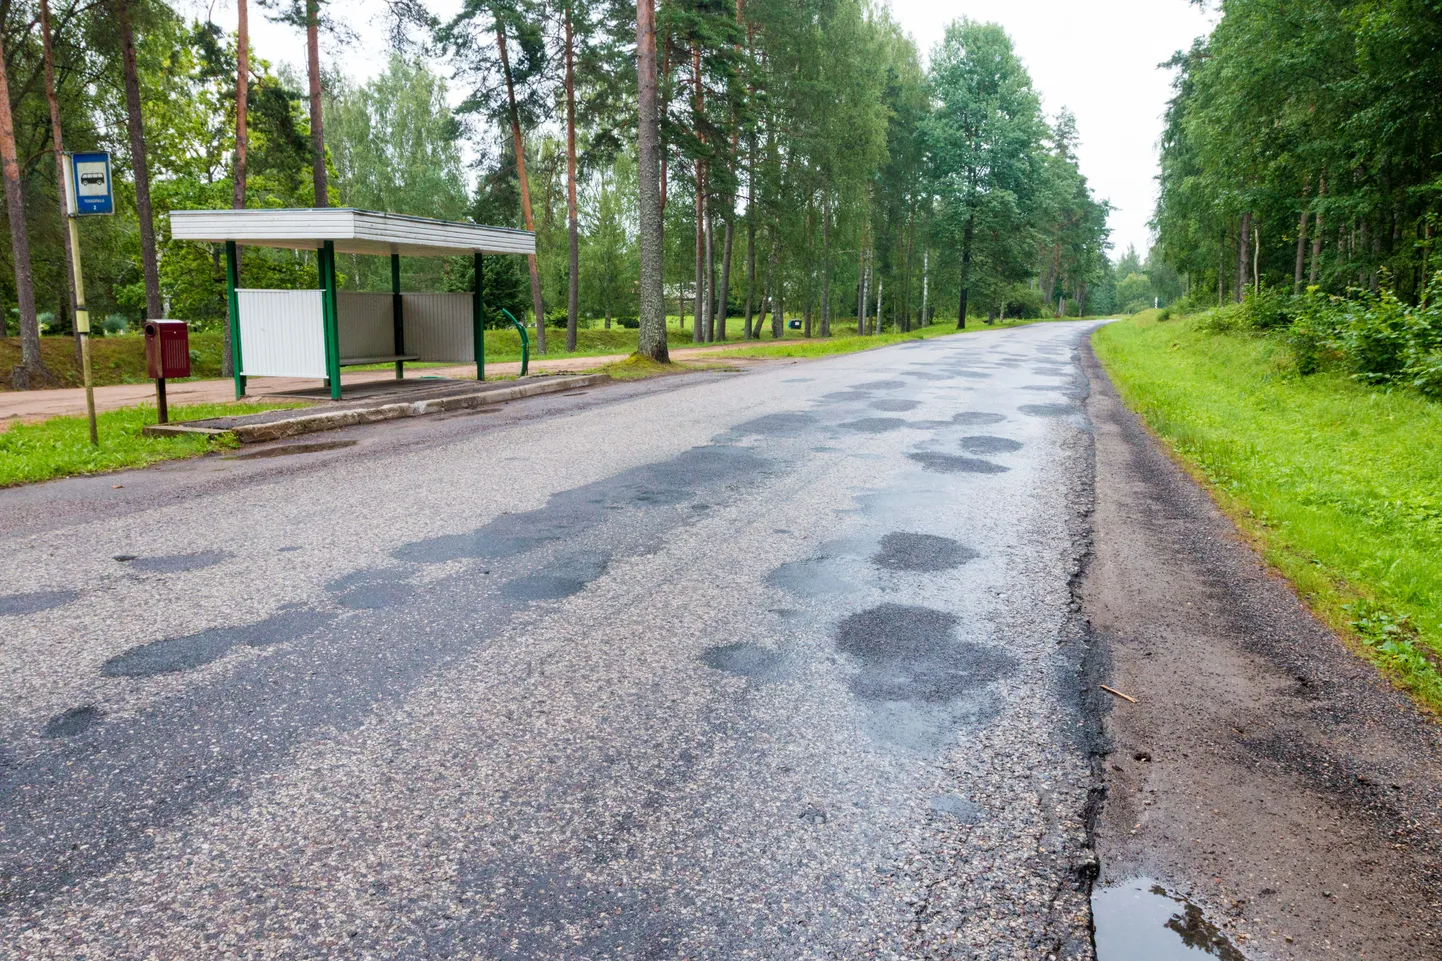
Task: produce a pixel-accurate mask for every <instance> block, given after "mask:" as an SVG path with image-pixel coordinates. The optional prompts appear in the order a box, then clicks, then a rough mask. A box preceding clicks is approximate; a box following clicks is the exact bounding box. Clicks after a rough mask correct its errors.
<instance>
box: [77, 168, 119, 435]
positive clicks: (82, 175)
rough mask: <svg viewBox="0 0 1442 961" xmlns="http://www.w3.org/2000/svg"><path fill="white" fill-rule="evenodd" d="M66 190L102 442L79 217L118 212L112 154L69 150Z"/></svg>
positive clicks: (88, 388)
mask: <svg viewBox="0 0 1442 961" xmlns="http://www.w3.org/2000/svg"><path fill="white" fill-rule="evenodd" d="M65 172H66V179H67V180H69V181H70V183H69V189H68V190H67V191H66V192H65V193H66V197H65V200H66V203H67V206H68V207H69V208H70V209H69V211H68V212H69V214H70V216H69V218H68V220H69V227H70V260H71V263H73V264H74V265H75V332H76V333H77V334H79V335H80V368H81V373H82V375H83V376H84V378H85V411H86V414H87V415H88V416H89V418H90V443H91V444H92V445H94V446H96V447H99V446H100V434H99V431H98V430H97V428H96V425H95V380H94V377H93V376H92V374H91V369H90V311H89V310H87V309H86V307H85V276H84V274H83V273H82V272H81V270H80V229H79V227H78V226H77V218H79V217H90V216H96V215H101V216H104V215H108V214H113V213H115V190H114V188H113V185H112V183H111V180H110V154H108V153H74V154H72V153H67V154H66V155H65Z"/></svg>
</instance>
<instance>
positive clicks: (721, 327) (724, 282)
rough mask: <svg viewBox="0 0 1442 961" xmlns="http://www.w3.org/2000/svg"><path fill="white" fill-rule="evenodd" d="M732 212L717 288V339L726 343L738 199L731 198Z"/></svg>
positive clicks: (724, 242) (722, 251)
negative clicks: (719, 282) (719, 281)
mask: <svg viewBox="0 0 1442 961" xmlns="http://www.w3.org/2000/svg"><path fill="white" fill-rule="evenodd" d="M729 206H730V208H731V211H730V214H729V215H728V216H727V217H726V232H725V234H724V236H723V237H722V240H721V286H720V287H719V288H717V291H718V298H719V300H720V306H719V307H718V308H717V310H716V321H715V326H716V339H717V340H718V341H720V342H721V343H723V344H724V343H725V342H726V314H727V313H728V312H729V309H730V306H731V246H732V244H733V243H734V242H735V240H736V198H734V197H733V198H731V203H730V204H729Z"/></svg>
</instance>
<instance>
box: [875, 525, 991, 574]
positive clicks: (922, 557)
mask: <svg viewBox="0 0 1442 961" xmlns="http://www.w3.org/2000/svg"><path fill="white" fill-rule="evenodd" d="M980 556H981V555H980V554H978V553H977V552H976V551H974V550H972V549H971V548H969V547H965V546H963V545H962V544H960V543H958V542H957V541H954V540H952V539H951V538H950V537H938V536H937V535H935V534H912V533H905V532H902V531H895V532H893V533H890V534H887V535H886V536H885V537H883V538H882V539H881V550H880V551H878V552H877V553H876V554H874V555H872V558H871V562H872V563H873V564H875V565H876V566H877V567H884V568H886V569H887V570H890V571H926V572H930V571H946V570H951V569H952V568H954V567H960V566H961V565H962V564H965V563H966V562H967V561H971V560H975V559H976V558H978V557H980Z"/></svg>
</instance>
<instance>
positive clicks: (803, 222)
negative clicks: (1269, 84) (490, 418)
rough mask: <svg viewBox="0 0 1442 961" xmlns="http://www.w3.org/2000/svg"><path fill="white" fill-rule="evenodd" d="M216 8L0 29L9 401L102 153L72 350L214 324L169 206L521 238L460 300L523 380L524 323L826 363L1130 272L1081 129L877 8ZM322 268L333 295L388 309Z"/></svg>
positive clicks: (297, 279) (371, 273)
mask: <svg viewBox="0 0 1442 961" xmlns="http://www.w3.org/2000/svg"><path fill="white" fill-rule="evenodd" d="M236 6H237V7H238V10H237V11H236V12H237V13H238V15H239V16H238V21H230V20H228V21H227V22H228V23H230V22H238V29H237V30H235V31H233V32H230V31H227V30H224V29H222V28H221V27H220V26H218V25H217V24H216V23H214V22H211V21H209V20H206V19H193V18H189V17H187V16H186V15H184V14H183V12H181V10H179V9H178V8H177V7H176V6H172V5H170V4H167V3H165V2H163V0H10V2H6V3H4V4H0V14H3V23H0V42H3V44H4V49H3V54H0V63H3V66H4V70H3V73H0V88H3V89H0V94H3V96H0V111H3V113H0V153H3V161H4V175H5V203H6V208H7V219H8V223H9V230H8V231H6V232H4V236H3V238H0V257H3V258H4V260H5V262H6V263H5V269H0V302H3V316H4V317H5V318H6V325H5V331H4V333H5V336H6V337H10V336H17V335H18V336H19V337H20V339H21V346H22V362H21V364H20V365H19V366H18V367H17V368H16V369H15V371H14V372H13V374H12V375H11V380H12V381H13V383H14V384H15V385H16V386H26V385H31V386H41V385H44V384H45V383H47V381H48V376H49V372H48V371H47V370H46V369H45V366H44V363H43V362H42V359H41V352H40V338H41V337H42V335H49V336H64V335H67V334H70V333H71V332H72V331H73V322H72V318H73V315H74V309H75V301H74V291H73V289H72V285H71V284H70V283H68V277H69V270H68V261H67V258H68V247H67V245H66V243H65V237H66V234H65V231H66V226H65V218H64V217H63V215H62V204H63V200H62V197H61V196H60V193H59V191H60V184H59V180H60V178H59V166H58V158H59V151H61V150H65V151H84V150H97V149H98V150H108V151H110V153H111V155H112V161H113V168H114V171H115V176H116V184H117V211H116V215H115V216H113V217H109V218H99V217H95V218H88V219H87V220H86V221H85V222H84V223H83V224H81V225H80V226H81V228H82V233H83V236H84V241H83V259H84V265H83V266H84V272H85V282H86V295H87V301H88V303H87V306H88V308H89V311H90V316H91V317H92V318H94V320H93V327H94V328H95V332H96V333H97V334H99V333H108V334H123V333H124V332H126V331H133V330H135V329H136V327H137V326H138V324H139V323H140V322H141V321H143V320H144V319H145V318H147V317H161V316H165V317H172V318H178V319H183V320H186V321H188V322H189V323H191V324H192V326H193V327H194V328H195V329H198V330H199V329H220V330H224V329H225V328H226V323H225V320H226V309H227V308H226V301H225V296H224V282H225V270H224V264H223V263H222V258H221V255H220V252H219V251H218V250H217V249H214V248H212V247H210V246H207V245H198V244H193V243H187V242H183V241H175V240H172V239H170V237H169V231H168V214H169V212H170V211H172V210H179V209H194V208H229V207H251V208H260V207H276V208H280V207H310V206H346V207H358V208H365V209H375V210H384V211H388V212H394V213H405V214H412V215H418V216H426V217H437V218H444V219H460V220H474V221H476V222H479V223H486V224H492V225H499V226H515V227H524V228H527V229H532V230H534V231H535V232H536V235H537V254H536V256H535V257H534V258H531V259H530V261H529V263H526V262H522V261H520V260H518V259H517V258H490V259H488V261H487V264H486V276H485V278H483V281H484V283H485V285H486V289H487V292H488V297H487V303H488V305H489V307H490V309H491V311H492V312H493V313H494V314H495V317H496V321H497V322H499V310H500V308H502V307H504V308H507V309H509V310H511V311H512V312H513V313H515V314H517V315H518V316H529V319H530V322H531V323H532V324H534V325H535V327H536V330H535V332H534V333H535V336H536V340H537V342H538V343H537V347H538V348H539V349H540V350H542V351H545V350H546V349H547V347H548V343H547V341H548V331H547V328H548V327H549V328H551V330H550V331H549V339H550V340H551V346H552V348H553V349H554V347H555V346H560V345H559V344H556V343H555V341H557V340H559V341H561V344H564V346H566V347H567V348H571V347H574V345H575V340H576V331H577V329H578V328H584V327H588V326H592V325H597V326H599V325H605V326H606V327H610V326H612V325H618V326H624V327H628V328H635V327H638V326H644V323H645V322H646V319H647V317H650V318H651V320H650V322H651V323H652V324H653V325H654V324H656V323H665V320H664V318H670V319H671V321H673V322H675V323H680V324H684V325H686V326H687V327H688V328H689V330H690V332H691V336H692V338H693V339H694V340H696V341H711V340H721V339H726V338H728V337H730V338H735V337H736V336H737V335H738V332H739V334H740V336H742V337H745V338H753V337H756V338H759V337H762V336H770V337H778V336H781V335H782V331H783V322H784V320H786V319H796V320H799V321H800V323H801V336H806V337H810V336H821V337H825V336H829V335H831V334H832V333H833V332H834V331H836V330H837V329H838V328H839V326H840V324H841V323H842V322H843V320H844V322H845V323H846V325H847V326H848V328H849V329H850V330H851V331H853V332H854V331H856V330H858V328H859V330H860V332H861V333H870V332H873V331H877V330H881V329H901V330H905V329H911V328H913V327H915V326H917V325H921V324H928V323H933V322H939V321H941V320H949V321H951V322H958V323H964V322H965V320H966V319H967V318H968V317H973V318H977V319H979V320H983V321H989V320H993V319H998V318H1008V317H1018V316H1038V315H1042V314H1046V315H1052V314H1056V315H1061V316H1079V315H1081V314H1085V313H1097V312H1103V311H1108V310H1111V309H1113V308H1114V307H1120V306H1125V304H1122V303H1118V302H1117V298H1118V287H1119V286H1120V287H1122V288H1125V286H1126V283H1125V282H1126V281H1127V279H1128V277H1129V276H1130V275H1132V274H1135V275H1136V277H1135V278H1134V283H1133V287H1136V286H1137V282H1138V281H1140V280H1142V279H1146V276H1145V275H1146V274H1147V273H1148V272H1147V271H1145V270H1144V269H1143V265H1142V264H1141V263H1140V261H1139V259H1138V258H1137V257H1136V256H1135V254H1134V253H1132V254H1131V255H1130V258H1131V259H1130V261H1128V262H1127V265H1124V267H1125V268H1126V269H1127V273H1123V274H1121V275H1120V280H1118V279H1116V278H1117V275H1116V273H1115V271H1114V269H1113V267H1112V265H1111V264H1110V263H1109V261H1108V259H1107V255H1106V251H1107V248H1108V240H1107V237H1108V232H1107V225H1106V222H1107V213H1108V210H1109V208H1108V205H1107V204H1106V202H1105V201H1103V200H1101V199H1099V198H1097V197H1095V196H1094V195H1093V192H1092V190H1091V188H1090V187H1089V186H1088V183H1087V180H1086V178H1085V177H1084V176H1083V175H1082V173H1081V171H1080V169H1079V166H1078V163H1077V158H1076V146H1077V143H1078V140H1079V136H1080V134H1079V132H1078V131H1077V129H1076V124H1075V121H1074V119H1073V118H1072V116H1071V115H1070V114H1069V113H1068V112H1067V111H1065V110H1064V109H1063V110H1060V111H1058V112H1057V113H1056V114H1054V115H1050V116H1048V115H1046V114H1045V113H1044V112H1043V108H1042V105H1041V101H1040V98H1039V96H1038V94H1037V92H1036V91H1035V89H1034V88H1033V86H1032V82H1031V79H1030V77H1029V76H1028V74H1027V71H1026V69H1025V66H1024V65H1023V64H1022V62H1021V61H1020V59H1019V58H1018V57H1017V55H1016V53H1015V51H1014V49H1013V47H1012V43H1011V41H1010V39H1009V38H1008V36H1007V35H1006V34H1005V32H1004V31H1003V30H1002V29H1001V28H1000V27H998V26H996V25H993V24H986V23H978V22H973V21H969V20H966V19H960V20H957V21H956V22H954V23H953V24H951V25H950V26H949V27H948V29H947V30H946V32H945V35H944V36H943V37H941V38H940V39H939V40H938V42H937V43H936V45H935V47H934V49H931V50H929V51H928V55H927V56H926V57H925V58H923V56H922V54H921V52H920V51H919V50H918V48H917V46H916V43H915V42H914V40H913V39H912V38H910V37H909V36H907V35H906V34H905V33H904V32H903V31H902V30H901V29H900V28H899V27H898V25H897V24H896V22H895V21H894V20H893V18H892V17H891V15H890V11H889V9H888V7H887V6H886V5H885V4H884V3H880V2H870V0H659V2H657V0H640V2H639V3H637V2H632V3H626V2H622V0H467V2H466V3H465V4H464V5H463V6H462V8H461V10H460V12H459V13H458V14H457V15H455V16H454V17H452V18H449V19H443V18H440V17H438V16H436V15H435V14H434V13H433V12H432V11H431V10H430V9H428V7H427V5H426V4H425V2H424V0H390V2H389V3H388V4H387V8H386V14H385V22H384V23H382V24H375V23H367V24H360V23H353V22H350V21H349V19H348V13H347V9H346V7H345V6H344V5H343V4H341V3H338V2H327V0H250V2H247V0H236ZM257 16H260V17H266V18H269V19H270V20H272V21H275V22H278V23H281V24H284V25H286V26H287V28H292V29H294V30H296V31H298V32H299V33H303V34H304V35H305V37H306V41H307V47H308V50H309V51H310V54H309V57H308V62H307V64H306V65H305V68H304V75H298V74H297V73H296V72H295V71H294V70H292V69H291V68H288V67H287V66H284V65H282V66H279V67H277V66H276V65H275V64H273V63H272V61H271V60H269V59H267V52H266V51H265V50H263V49H254V48H253V47H252V44H251V42H250V38H249V33H248V27H247V24H248V23H249V22H250V18H253V17H257ZM378 28H380V29H384V31H385V33H386V36H387V37H388V38H389V43H390V48H391V50H390V54H389V61H388V62H387V63H386V65H385V66H384V69H382V70H380V71H379V72H378V73H376V74H375V75H374V76H372V77H370V78H369V79H357V78H353V77H350V76H347V75H346V73H345V72H344V71H343V69H340V68H339V67H338V66H337V65H340V64H344V63H345V60H346V58H345V57H344V56H341V55H339V54H340V52H341V51H344V50H345V48H346V45H347V44H348V43H351V42H353V41H354V39H355V36H356V31H357V30H360V29H368V30H375V29H378ZM648 31H649V32H648ZM647 37H654V39H653V40H648V41H645V42H643V39H642V38H647ZM648 69H649V70H650V72H651V73H650V75H651V76H652V78H653V79H652V83H651V84H650V86H649V87H648V83H647V81H646V77H647V76H648ZM453 105H454V106H453ZM6 108H8V109H6ZM1319 176H1320V173H1319ZM1334 179H1336V175H1335V174H1334ZM1339 192H1340V191H1339V190H1338V188H1336V187H1334V188H1333V195H1336V194H1338V193H1339ZM648 197H654V198H655V199H654V201H652V202H647V199H646V198H648ZM1258 222H1259V223H1261V222H1262V221H1261V219H1260V217H1259V218H1258ZM1268 238H1269V240H1270V234H1268ZM342 259H343V261H344V262H343V263H341V265H340V273H341V282H342V284H343V285H344V286H345V287H347V288H350V289H381V288H383V287H384V286H385V285H386V284H387V283H388V281H389V277H388V276H382V275H381V273H380V271H381V270H382V269H383V268H382V266H381V265H379V264H371V263H367V262H365V261H364V260H363V259H359V258H357V259H354V260H347V259H345V258H342ZM648 260H650V261H652V262H654V264H653V266H652V267H651V268H649V273H648V268H647V261H648ZM1128 265H1129V266H1128ZM1131 268H1135V269H1131ZM405 269H406V277H405V283H406V285H407V286H408V287H409V288H410V289H418V290H465V289H469V286H470V284H471V283H472V277H471V276H470V273H471V270H472V268H471V265H470V262H469V260H467V259H461V258H458V259H456V260H454V261H451V260H441V259H437V260H434V261H427V260H416V261H414V262H411V261H408V262H407V265H406V268H405ZM1188 270H1189V271H1190V272H1191V273H1195V271H1194V270H1192V269H1191V267H1190V265H1188ZM315 272H316V267H315V263H314V258H313V257H310V256H309V255H305V254H301V255H296V254H292V253H290V252H281V251H271V250H264V249H256V248H247V249H245V250H244V251H243V254H242V262H241V275H242V282H243V283H245V284H246V285H248V286H275V287H286V286H289V287H299V286H314V284H315ZM1149 282H1150V281H1149ZM1178 283H1179V281H1178ZM648 290H651V291H654V293H653V294H652V295H651V297H650V302H649V306H648V298H647V291H648ZM1150 290H1151V288H1150V287H1147V288H1146V290H1145V291H1143V290H1142V289H1141V288H1137V289H1136V290H1135V291H1133V294H1134V295H1135V296H1134V297H1133V298H1132V299H1136V300H1137V301H1138V305H1140V306H1150V304H1151V302H1152V301H1151V298H1150V297H1149V296H1148V294H1149V293H1150ZM1121 292H1122V293H1123V294H1125V293H1126V290H1125V289H1123V290H1122V291H1121ZM657 298H659V299H660V302H659V304H657V303H656V300H657ZM1134 306H1137V305H1134ZM768 318H769V319H768ZM537 321H539V323H537ZM642 342H643V344H644V342H645V337H644V336H643V337H642Z"/></svg>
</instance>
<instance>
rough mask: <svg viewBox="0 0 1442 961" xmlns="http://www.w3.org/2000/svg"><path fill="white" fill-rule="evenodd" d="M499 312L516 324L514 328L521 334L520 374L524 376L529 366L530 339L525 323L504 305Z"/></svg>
mask: <svg viewBox="0 0 1442 961" xmlns="http://www.w3.org/2000/svg"><path fill="white" fill-rule="evenodd" d="M501 313H503V314H505V315H506V319H507V320H509V321H510V322H511V323H513V324H515V325H516V330H517V332H519V333H520V335H521V376H522V377H524V376H526V371H527V370H528V369H529V368H530V366H531V339H530V338H529V337H527V336H526V325H525V324H523V323H521V322H520V321H519V320H517V319H516V318H515V316H514V315H512V313H511V312H510V311H509V310H507V309H506V308H504V307H502V308H501Z"/></svg>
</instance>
